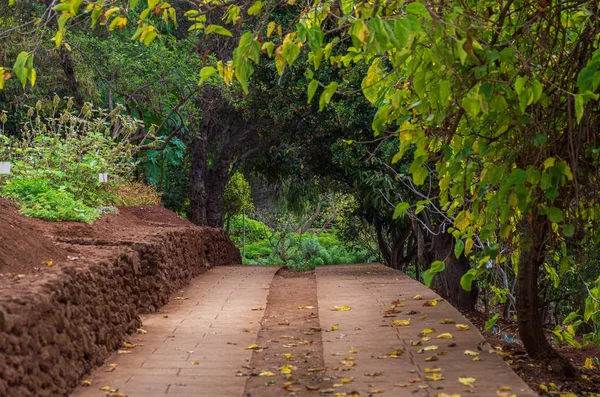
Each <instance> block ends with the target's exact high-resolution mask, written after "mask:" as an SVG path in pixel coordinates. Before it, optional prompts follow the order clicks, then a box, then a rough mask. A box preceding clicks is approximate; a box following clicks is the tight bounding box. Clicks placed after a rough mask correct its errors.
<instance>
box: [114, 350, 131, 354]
mask: <svg viewBox="0 0 600 397" xmlns="http://www.w3.org/2000/svg"><path fill="white" fill-rule="evenodd" d="M129 353H131V350H117V354H129Z"/></svg>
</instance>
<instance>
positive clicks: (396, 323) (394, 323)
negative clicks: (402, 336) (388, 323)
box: [392, 318, 411, 327]
mask: <svg viewBox="0 0 600 397" xmlns="http://www.w3.org/2000/svg"><path fill="white" fill-rule="evenodd" d="M410 320H411V319H410V318H409V319H408V320H394V321H392V327H400V326H402V325H409V324H410Z"/></svg>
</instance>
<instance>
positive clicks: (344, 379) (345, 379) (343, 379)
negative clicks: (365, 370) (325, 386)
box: [340, 378, 354, 383]
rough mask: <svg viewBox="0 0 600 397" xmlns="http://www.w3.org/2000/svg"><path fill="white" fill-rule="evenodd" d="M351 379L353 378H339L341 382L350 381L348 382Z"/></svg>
mask: <svg viewBox="0 0 600 397" xmlns="http://www.w3.org/2000/svg"><path fill="white" fill-rule="evenodd" d="M353 380H354V379H352V378H342V379H340V382H342V383H350V382H352V381H353Z"/></svg>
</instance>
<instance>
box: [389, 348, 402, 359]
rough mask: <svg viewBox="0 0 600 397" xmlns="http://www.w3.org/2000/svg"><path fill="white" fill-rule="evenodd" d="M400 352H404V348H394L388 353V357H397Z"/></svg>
mask: <svg viewBox="0 0 600 397" xmlns="http://www.w3.org/2000/svg"><path fill="white" fill-rule="evenodd" d="M401 354H404V350H402V349H397V350H394V351H393V352H391V353H390V357H392V358H396V357H398V356H399V355H401Z"/></svg>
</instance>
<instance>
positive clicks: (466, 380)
mask: <svg viewBox="0 0 600 397" xmlns="http://www.w3.org/2000/svg"><path fill="white" fill-rule="evenodd" d="M476 380H477V379H475V378H458V381H459V382H460V383H462V384H463V385H465V386H468V387H471V386H472V385H473V383H475V381H476Z"/></svg>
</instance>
